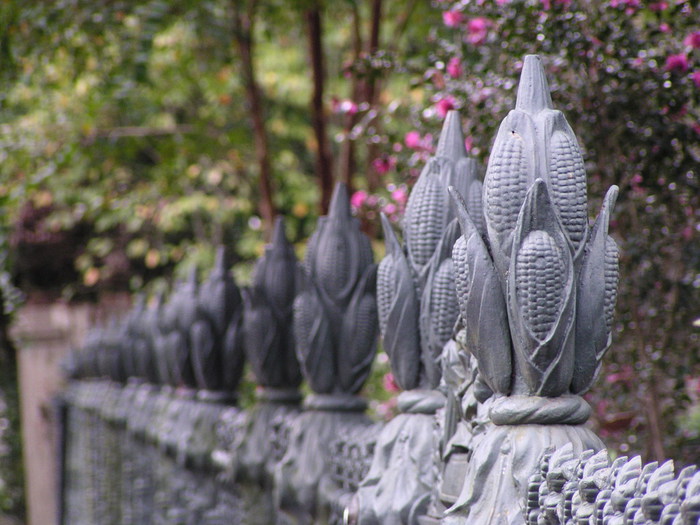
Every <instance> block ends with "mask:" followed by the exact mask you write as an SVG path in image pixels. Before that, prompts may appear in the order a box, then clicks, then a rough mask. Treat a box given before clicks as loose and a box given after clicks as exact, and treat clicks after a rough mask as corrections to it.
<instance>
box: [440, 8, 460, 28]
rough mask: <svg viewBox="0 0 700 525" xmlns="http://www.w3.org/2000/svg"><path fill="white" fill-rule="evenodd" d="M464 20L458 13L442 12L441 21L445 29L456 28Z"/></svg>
mask: <svg viewBox="0 0 700 525" xmlns="http://www.w3.org/2000/svg"><path fill="white" fill-rule="evenodd" d="M462 20H464V15H463V14H462V13H460V12H459V11H443V13H442V21H443V22H444V24H445V25H446V26H447V27H457V26H459V24H461V23H462Z"/></svg>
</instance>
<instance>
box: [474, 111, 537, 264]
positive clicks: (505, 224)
mask: <svg viewBox="0 0 700 525" xmlns="http://www.w3.org/2000/svg"><path fill="white" fill-rule="evenodd" d="M534 135H535V134H534V128H533V123H532V119H531V118H530V116H529V115H527V114H525V113H522V112H517V111H511V112H510V114H509V115H508V116H507V117H506V119H505V120H504V121H503V123H502V124H501V127H500V129H499V130H498V135H497V136H496V141H495V143H494V145H493V152H492V153H491V158H490V159H489V165H488V168H487V169H486V177H485V179H484V203H483V206H484V216H485V219H486V227H487V230H488V234H489V240H490V241H491V251H492V253H493V257H494V263H495V264H496V267H497V268H498V271H499V273H500V274H501V275H502V276H505V273H506V271H507V269H508V265H509V261H510V255H511V245H512V236H513V230H514V229H515V223H516V221H517V220H518V213H519V211H520V207H521V206H522V203H523V201H524V200H525V195H526V194H527V188H528V181H529V180H530V179H531V178H532V175H533V174H534V169H535V166H534V148H533V145H532V143H531V141H532V139H533V137H534Z"/></svg>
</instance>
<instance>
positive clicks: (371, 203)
mask: <svg viewBox="0 0 700 525" xmlns="http://www.w3.org/2000/svg"><path fill="white" fill-rule="evenodd" d="M386 189H387V190H388V191H389V198H386V197H380V196H379V195H373V194H370V193H368V192H366V191H365V190H358V191H356V192H355V193H353V194H352V196H351V197H350V206H351V207H352V208H353V210H355V212H356V213H361V214H362V215H363V216H364V217H366V218H367V219H369V220H374V219H376V218H377V217H378V213H379V212H382V213H384V214H385V215H386V216H387V217H388V218H389V220H391V221H392V222H397V221H398V220H399V219H400V218H401V216H402V215H403V211H404V209H405V208H406V202H407V201H408V190H407V188H406V186H405V185H403V184H402V185H400V186H396V185H395V184H389V185H388V186H387V188H386Z"/></svg>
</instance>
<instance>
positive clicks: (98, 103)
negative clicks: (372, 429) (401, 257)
mask: <svg viewBox="0 0 700 525" xmlns="http://www.w3.org/2000/svg"><path fill="white" fill-rule="evenodd" d="M0 21H1V22H2V23H1V24H0V83H1V84H0V85H1V88H0V181H1V183H0V209H2V212H1V213H0V290H1V291H2V298H3V305H4V308H3V310H2V317H0V321H1V323H0V324H1V325H2V356H1V359H2V363H0V380H1V381H2V382H1V383H0V388H1V389H2V392H3V396H2V398H1V402H0V413H2V420H0V440H2V445H1V446H0V478H1V479H0V509H1V510H4V511H6V512H9V513H14V514H18V515H21V513H22V510H21V509H22V494H21V472H20V471H19V452H18V447H19V439H18V426H17V399H16V392H15V387H16V375H15V373H14V369H15V368H14V361H15V352H16V348H15V345H13V344H12V341H11V339H10V338H9V337H8V326H9V325H10V323H11V321H12V317H13V315H14V313H15V312H16V309H17V308H19V307H21V304H22V302H23V301H46V300H52V301H55V300H60V301H72V302H76V301H99V300H100V298H102V297H104V296H105V294H108V293H112V292H114V291H123V290H128V291H136V290H146V291H147V292H149V293H155V292H157V291H164V290H167V289H168V288H169V286H170V284H171V283H172V281H173V279H176V278H178V277H182V276H184V275H185V274H186V272H187V271H188V269H189V268H191V267H192V266H193V265H195V266H196V267H197V268H199V269H200V271H201V272H202V275H203V274H204V273H205V272H207V271H208V269H209V268H210V267H211V265H212V262H213V257H214V250H215V247H216V245H218V244H225V245H226V247H227V249H228V250H229V252H230V253H229V255H230V256H231V259H232V261H233V262H234V273H235V275H236V278H237V280H238V282H239V284H246V282H247V279H248V278H249V274H250V269H251V266H252V262H253V261H254V260H255V258H256V257H257V256H259V255H260V254H261V253H262V249H263V245H264V243H265V240H266V238H267V236H268V234H269V232H270V229H271V225H272V218H273V216H274V215H275V214H276V213H282V214H284V215H285V216H286V217H287V228H288V235H289V236H290V238H291V239H292V240H293V241H294V242H295V243H296V245H297V246H298V247H299V251H300V254H299V255H301V252H302V251H303V248H304V246H305V241H306V239H307V238H308V236H309V234H310V233H311V231H312V230H313V228H314V226H315V222H316V218H317V217H318V216H319V214H322V213H324V212H325V210H326V206H327V204H328V200H329V197H330V192H331V189H332V185H333V183H334V181H335V180H343V181H345V182H346V183H347V184H349V185H350V186H351V188H352V191H353V194H352V204H353V207H354V209H355V210H356V212H357V214H358V216H359V217H360V218H361V220H362V223H363V229H364V230H365V231H366V232H367V233H368V234H369V235H370V236H372V238H373V239H375V241H374V246H375V254H376V255H377V258H378V257H379V256H380V255H381V254H382V252H383V242H382V240H381V238H380V236H381V228H380V227H379V212H380V211H383V212H384V213H386V214H387V215H388V216H389V217H390V218H391V219H392V220H393V221H395V222H398V221H400V220H401V216H402V213H403V207H404V205H405V202H406V199H407V195H408V192H409V191H410V188H411V186H412V184H413V182H414V181H415V179H416V177H417V175H418V172H419V169H420V167H421V166H422V162H423V161H424V160H425V159H426V158H427V156H428V155H429V154H430V153H431V152H432V150H433V147H434V145H435V143H436V139H437V132H438V130H439V128H440V125H441V122H442V118H443V117H444V115H445V113H446V112H447V111H448V110H449V109H452V108H458V109H460V111H461V114H462V117H463V123H464V129H465V134H466V136H467V147H468V149H469V151H470V154H471V155H472V156H474V157H475V158H477V159H479V160H480V161H481V162H482V163H483V165H484V166H485V165H486V161H487V159H488V155H489V150H490V146H491V142H492V140H493V137H494V136H495V131H496V127H497V126H498V124H499V123H500V121H501V119H502V118H503V117H504V116H505V115H506V114H507V112H508V110H509V109H510V108H512V106H513V103H514V97H515V88H516V85H517V78H518V74H519V68H520V67H521V60H522V57H523V56H524V55H525V54H527V53H537V54H540V55H541V56H542V58H543V61H544V63H545V65H546V67H547V69H548V73H549V77H550V81H551V87H552V90H553V99H554V103H555V106H556V107H558V108H559V109H561V110H563V111H564V112H565V114H566V116H567V118H568V120H569V122H570V123H571V126H572V128H573V129H574V131H575V132H576V133H577V135H578V137H579V142H580V145H581V147H582V149H583V151H584V155H585V159H586V163H587V172H588V175H589V186H590V187H589V195H591V196H592V200H593V199H599V198H600V196H602V195H603V194H604V189H605V188H607V187H608V186H610V185H611V184H618V185H619V186H620V188H621V192H620V199H619V201H618V206H617V209H616V213H615V216H616V220H615V221H614V224H613V226H612V234H613V236H614V237H615V238H616V240H617V241H618V243H619V245H620V252H621V259H620V265H621V268H620V274H621V281H620V295H619V299H618V308H617V316H616V323H617V324H616V329H615V334H614V338H613V346H612V348H611V350H610V352H609V353H608V356H607V357H606V359H605V366H604V368H603V370H602V372H601V374H600V378H599V380H598V382H597V384H596V385H595V387H594V388H593V391H592V392H591V393H590V394H589V395H588V397H589V401H590V403H591V404H592V405H593V407H594V412H595V421H594V424H595V426H596V429H597V431H598V433H599V434H600V435H601V437H603V439H604V440H605V441H606V444H608V446H609V447H610V448H611V449H612V450H614V451H616V452H617V453H620V454H632V453H639V454H642V455H643V457H644V458H645V460H647V461H648V460H653V459H663V458H673V459H676V460H678V461H680V462H681V463H689V462H693V463H699V462H700V328H699V327H698V324H699V322H698V319H700V309H699V307H698V305H700V243H699V242H698V238H699V236H700V178H699V177H700V173H699V172H700V95H699V93H700V10H699V8H698V7H697V2H688V1H677V0H668V1H658V2H643V1H641V0H609V1H600V0H594V1H592V0H585V1H584V0H581V1H580V2H579V1H575V0H471V1H470V0H463V1H458V2H454V1H449V0H445V1H434V2H433V3H432V4H430V3H428V2H425V1H421V0H404V1H392V2H389V1H386V0H334V1H332V2H331V1H325V2H324V1H323V0H295V1H292V0H286V1H285V0H201V1H193V0H189V1H180V2H168V1H157V0H153V1H139V2H127V1H113V0H110V1H106V0H99V1H97V2H95V1H87V0H61V1H57V2H51V3H44V2H38V3H35V4H30V5H28V6H20V3H19V2H13V1H9V2H3V3H1V4H0ZM599 204H600V203H599V202H591V203H589V209H590V210H597V209H599V207H600V206H599ZM19 290H21V292H19ZM694 323H695V325H694ZM378 360H379V361H380V363H379V366H378V368H377V372H376V373H375V376H374V377H375V380H374V381H373V382H372V383H371V384H370V386H369V387H368V388H369V389H370V392H369V394H370V395H371V396H373V397H374V398H376V399H377V400H378V401H377V403H375V408H376V412H377V413H378V414H379V415H380V416H381V415H383V414H384V415H386V414H389V413H390V411H391V408H392V404H391V403H392V401H391V395H390V393H387V392H386V388H385V387H388V388H389V390H390V389H391V387H392V385H391V380H390V377H388V376H386V375H385V374H386V373H387V372H388V367H387V366H386V359H385V358H384V359H383V358H382V355H381V354H380V355H379V357H378ZM382 360H383V365H382Z"/></svg>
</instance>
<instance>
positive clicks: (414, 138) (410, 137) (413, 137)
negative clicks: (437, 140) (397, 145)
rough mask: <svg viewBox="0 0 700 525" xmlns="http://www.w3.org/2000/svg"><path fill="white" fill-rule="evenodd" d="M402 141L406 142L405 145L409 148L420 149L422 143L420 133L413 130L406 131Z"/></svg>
mask: <svg viewBox="0 0 700 525" xmlns="http://www.w3.org/2000/svg"><path fill="white" fill-rule="evenodd" d="M404 142H405V143H406V147H408V148H411V149H420V148H421V146H422V145H423V143H422V140H421V136H420V133H418V132H417V131H415V130H413V131H409V132H408V133H406V136H405V137H404Z"/></svg>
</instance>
